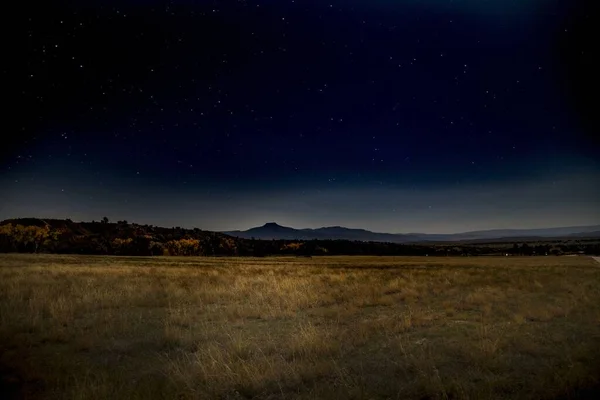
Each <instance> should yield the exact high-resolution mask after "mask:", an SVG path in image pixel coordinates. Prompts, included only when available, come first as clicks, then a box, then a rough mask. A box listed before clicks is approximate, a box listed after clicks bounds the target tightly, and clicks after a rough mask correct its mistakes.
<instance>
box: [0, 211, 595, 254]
mask: <svg viewBox="0 0 600 400" xmlns="http://www.w3.org/2000/svg"><path fill="white" fill-rule="evenodd" d="M0 252H4V253H6V252H20V253H58V254H90V255H92V254H96V255H123V256H255V257H265V256H273V255H295V256H313V255H381V256H385V255H389V256H392V255H396V256H482V255H503V256H506V255H512V256H515V255H519V256H541V255H563V254H600V240H587V241H586V240H570V241H559V240H552V241H549V242H547V243H531V244H528V243H520V244H519V243H491V244H490V243H488V244H461V243H453V244H398V243H381V242H361V241H350V240H258V239H241V238H235V237H231V236H227V235H224V234H220V233H216V232H208V231H202V230H200V229H197V228H196V229H183V228H180V227H173V228H162V227H154V226H152V225H138V224H130V223H128V222H127V221H118V222H117V223H110V222H109V221H108V219H107V218H106V217H105V218H103V219H102V220H101V222H95V221H92V222H80V223H75V222H73V221H71V220H40V219H23V220H9V221H4V222H2V223H0Z"/></svg>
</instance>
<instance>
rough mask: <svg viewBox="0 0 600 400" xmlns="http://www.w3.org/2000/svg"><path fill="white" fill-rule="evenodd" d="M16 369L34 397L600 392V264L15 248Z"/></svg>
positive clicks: (25, 391)
mask: <svg viewBox="0 0 600 400" xmlns="http://www.w3.org/2000/svg"><path fill="white" fill-rule="evenodd" d="M0 377H1V379H2V381H1V382H0V390H2V391H3V395H4V398H27V399H244V398H256V399H283V398H285V399H563V398H564V399H582V398H594V397H595V395H596V396H597V395H598V394H599V393H600V391H599V390H598V388H599V385H600V382H599V377H600V264H598V263H596V262H595V261H594V260H592V259H591V258H589V257H557V256H547V257H544V256H540V257H454V258H451V257H358V256H355V257H313V258H294V257H287V258H286V257H276V258H268V257H267V258H216V257H215V258H193V257H190V258H187V257H154V258H150V257H107V256H63V255H33V254H30V255H24V254H4V255H0ZM1 396H2V394H0V397H1Z"/></svg>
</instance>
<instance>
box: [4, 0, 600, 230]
mask: <svg viewBox="0 0 600 400" xmlns="http://www.w3.org/2000/svg"><path fill="white" fill-rule="evenodd" d="M58 3H59V4H58V5H57V4H54V3H53V4H51V5H46V6H41V8H33V7H30V9H28V10H26V11H23V15H24V20H23V22H22V23H19V25H20V27H19V29H18V30H17V31H15V32H14V38H15V40H16V43H17V45H18V46H17V47H18V48H19V49H18V51H19V54H18V55H17V57H15V58H14V59H13V60H12V61H10V64H9V65H8V66H7V68H8V69H4V71H3V72H4V77H5V78H8V79H7V84H6V87H11V88H14V89H10V90H15V92H14V94H13V95H9V96H8V100H7V101H8V103H9V107H8V108H6V106H5V110H9V113H8V114H9V115H7V116H6V117H5V118H7V119H8V123H7V125H6V128H5V129H6V130H5V131H4V132H5V133H4V134H3V135H4V136H3V139H2V140H3V142H2V144H3V145H2V150H1V154H0V167H1V168H2V169H1V170H2V173H1V175H0V219H4V218H12V217H30V216H32V217H47V218H71V219H73V220H76V221H77V220H87V221H89V220H94V219H95V220H99V219H101V218H102V217H103V216H107V217H108V218H109V219H111V220H113V221H116V220H119V219H126V220H128V221H130V222H138V223H148V224H155V225H161V226H167V227H170V226H183V227H190V228H191V227H198V228H201V229H206V230H232V229H247V228H249V227H252V226H257V225H262V224H264V223H265V222H271V221H276V222H278V223H280V224H282V225H287V226H293V227H296V228H309V227H312V228H316V227H321V226H331V225H341V226H347V227H356V228H364V229H370V230H375V231H385V232H394V233H396V232H438V233H447V232H460V231H467V230H475V229H492V228H534V227H553V226H570V225H592V224H598V223H600V206H599V205H600V184H599V182H600V157H599V156H598V154H599V150H600V146H599V145H598V141H597V140H596V139H595V137H596V134H597V133H598V125H597V124H596V115H595V113H596V110H595V109H594V110H593V109H592V104H593V103H594V102H595V101H597V99H595V98H596V97H597V91H596V89H595V88H593V85H592V84H591V82H592V76H594V74H595V71H596V68H594V66H593V65H592V59H593V58H595V57H598V55H597V54H595V53H597V50H598V49H597V45H595V43H594V42H593V41H592V36H593V35H594V34H595V33H597V32H595V31H593V30H595V25H597V23H596V21H592V19H591V15H590V14H588V12H589V9H588V8H587V4H585V2H581V1H557V0H554V1H550V0H488V1H478V0H454V1H450V0H420V1H419V0H407V1H391V0H361V1H356V0H355V1H334V0H327V1H308V0H287V1H284V0H278V1H275V0H271V1H269V0H249V1H216V0H214V1H192V0H183V1H153V0H144V1H142V0H138V1H132V0H121V1H101V2H100V1H92V0H86V1H71V2H58ZM4 62H5V63H6V62H7V60H4ZM9 71H10V72H9ZM15 84H16V85H15ZM15 86H16V87H15ZM9 93H10V92H9ZM5 96H6V93H5ZM5 98H6V97H5Z"/></svg>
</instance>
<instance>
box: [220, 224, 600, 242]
mask: <svg viewBox="0 0 600 400" xmlns="http://www.w3.org/2000/svg"><path fill="white" fill-rule="evenodd" d="M223 233H225V234H228V235H231V236H235V237H240V238H246V239H250V238H255V239H264V240H272V239H287V240H313V239H318V240H358V241H364V242H389V243H420V242H440V243H441V242H460V241H473V240H490V239H494V240H495V239H500V240H503V241H513V240H522V239H523V238H540V239H541V238H559V237H566V236H577V237H600V225H593V226H574V227H558V228H544V229H492V230H484V231H472V232H463V233H453V234H428V233H407V234H402V233H379V232H371V231H367V230H365V229H351V228H344V227H341V226H331V227H324V228H318V229H295V228H291V227H286V226H281V225H278V224H277V223H274V222H270V223H268V224H265V225H263V226H260V227H256V228H251V229H248V230H246V231H229V232H223Z"/></svg>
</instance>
